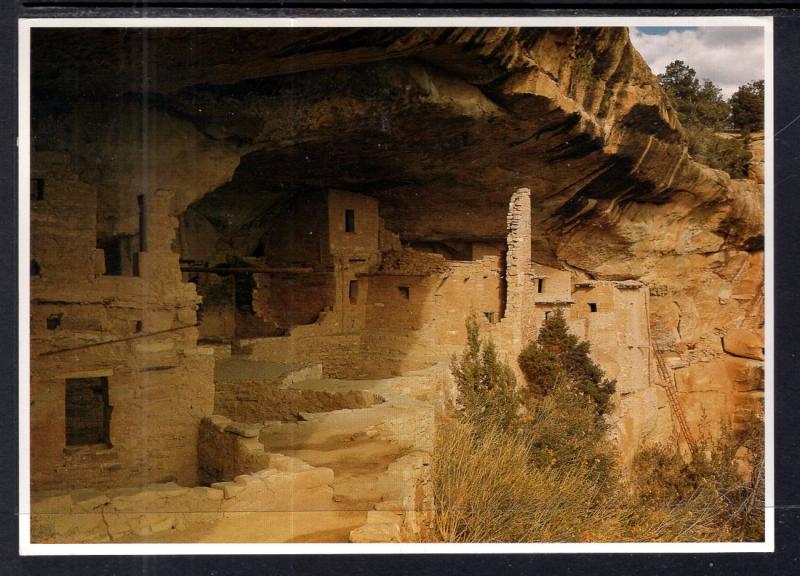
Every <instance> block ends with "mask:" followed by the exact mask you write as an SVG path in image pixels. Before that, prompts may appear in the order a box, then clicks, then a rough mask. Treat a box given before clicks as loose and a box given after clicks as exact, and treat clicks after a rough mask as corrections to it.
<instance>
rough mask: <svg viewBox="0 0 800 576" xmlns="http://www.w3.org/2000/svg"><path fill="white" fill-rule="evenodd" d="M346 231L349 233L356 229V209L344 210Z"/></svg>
mask: <svg viewBox="0 0 800 576" xmlns="http://www.w3.org/2000/svg"><path fill="white" fill-rule="evenodd" d="M344 231H345V232H348V233H352V232H355V231H356V211H355V210H353V209H351V208H348V209H347V210H345V211H344Z"/></svg>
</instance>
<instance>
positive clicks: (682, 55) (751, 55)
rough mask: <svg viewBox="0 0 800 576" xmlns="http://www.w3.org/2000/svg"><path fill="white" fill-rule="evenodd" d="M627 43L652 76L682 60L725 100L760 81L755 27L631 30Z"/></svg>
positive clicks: (760, 35) (759, 39)
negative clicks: (711, 83)
mask: <svg viewBox="0 0 800 576" xmlns="http://www.w3.org/2000/svg"><path fill="white" fill-rule="evenodd" d="M630 36H631V42H633V45H634V47H635V48H636V49H637V50H638V51H639V53H640V54H641V55H642V57H644V59H645V61H646V62H647V63H648V64H649V65H650V69H651V70H652V71H653V73H654V74H660V73H662V72H664V69H665V68H666V66H667V64H669V63H670V62H672V61H674V60H683V61H684V62H685V63H686V64H687V65H689V66H691V67H692V68H694V69H695V70H696V71H697V76H698V78H700V79H701V80H702V79H704V78H708V79H709V80H711V81H712V82H713V83H714V84H716V85H717V86H719V88H720V89H721V90H722V94H723V96H724V97H725V98H728V97H729V96H730V95H731V94H733V93H734V92H735V91H736V89H737V88H738V87H739V86H741V85H742V84H746V83H748V82H750V81H752V80H761V79H763V78H764V31H763V29H762V28H756V27H707V28H695V29H677V30H669V31H668V32H666V33H661V34H645V33H643V32H642V29H640V28H631V30H630Z"/></svg>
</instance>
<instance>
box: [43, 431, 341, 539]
mask: <svg viewBox="0 0 800 576" xmlns="http://www.w3.org/2000/svg"><path fill="white" fill-rule="evenodd" d="M218 423H219V424H224V421H223V422H218ZM209 425H210V426H212V427H213V426H215V425H214V424H209ZM219 434H221V435H223V436H235V435H233V434H231V433H230V432H225V431H224V430H222V431H219ZM255 440H256V441H257V440H258V439H257V438H256V439H255ZM262 448H263V447H262ZM244 450H245V451H248V449H247V448H244ZM252 452H253V453H256V454H258V456H259V457H258V458H257V459H256V460H254V461H252V462H251V463H250V464H246V465H245V464H243V467H244V468H247V469H249V468H251V467H252V466H264V468H260V469H257V470H255V471H253V472H249V473H240V474H237V475H236V476H234V477H233V478H232V479H230V480H225V481H221V482H214V483H213V484H212V485H211V486H210V487H206V486H197V487H194V488H190V487H186V486H181V485H179V484H176V483H174V482H169V483H158V484H150V485H147V486H143V487H141V488H117V489H104V490H92V489H80V490H58V491H50V492H41V493H38V494H35V495H34V496H33V499H32V502H31V508H32V513H31V541H33V542H36V543H68V544H77V543H102V542H148V541H153V540H156V541H163V540H160V539H161V537H163V536H165V535H174V534H175V533H176V532H183V531H189V530H192V529H198V528H200V529H204V530H211V529H212V527H213V526H214V524H215V523H218V522H220V521H221V520H223V519H224V518H225V517H230V516H232V515H237V514H243V513H246V514H250V515H251V516H252V519H253V520H252V521H253V522H254V523H259V522H260V523H265V522H269V521H270V520H271V519H274V517H275V512H285V511H287V510H303V511H312V510H320V511H322V510H330V509H331V508H332V507H333V488H332V487H331V484H332V483H333V471H332V470H331V469H329V468H317V467H312V466H309V465H308V464H306V463H305V462H303V461H301V460H298V459H297V458H292V457H289V456H284V455H283V454H272V453H265V452H263V450H261V451H260V453H259V451H258V450H257V449H254V450H252ZM287 532H289V534H287V536H285V537H290V536H291V531H290V530H289V531H287Z"/></svg>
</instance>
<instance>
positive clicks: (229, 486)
mask: <svg viewBox="0 0 800 576" xmlns="http://www.w3.org/2000/svg"><path fill="white" fill-rule="evenodd" d="M211 487H212V488H215V489H217V490H222V492H223V493H224V496H225V500H230V499H231V498H233V497H235V496H236V495H238V494H240V493H241V492H242V491H243V490H244V488H245V487H244V485H242V484H237V483H235V482H215V483H214V484H212V485H211Z"/></svg>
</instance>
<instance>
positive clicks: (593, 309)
mask: <svg viewBox="0 0 800 576" xmlns="http://www.w3.org/2000/svg"><path fill="white" fill-rule="evenodd" d="M589 312H597V304H596V303H595V302H589Z"/></svg>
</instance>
